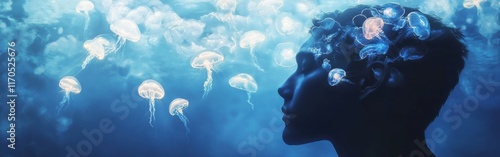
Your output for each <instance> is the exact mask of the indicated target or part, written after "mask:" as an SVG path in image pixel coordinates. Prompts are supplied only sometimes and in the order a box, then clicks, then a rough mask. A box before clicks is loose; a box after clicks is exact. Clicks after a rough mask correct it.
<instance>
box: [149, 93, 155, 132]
mask: <svg viewBox="0 0 500 157" xmlns="http://www.w3.org/2000/svg"><path fill="white" fill-rule="evenodd" d="M154 119H155V99H154V97H151V99H149V125H151V127H153V124H152V121H153V120H154Z"/></svg>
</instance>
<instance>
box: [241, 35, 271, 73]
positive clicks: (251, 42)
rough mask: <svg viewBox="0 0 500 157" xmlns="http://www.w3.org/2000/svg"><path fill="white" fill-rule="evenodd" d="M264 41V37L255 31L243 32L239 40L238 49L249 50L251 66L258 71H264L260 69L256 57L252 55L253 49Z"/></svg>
mask: <svg viewBox="0 0 500 157" xmlns="http://www.w3.org/2000/svg"><path fill="white" fill-rule="evenodd" d="M265 40H266V36H265V35H264V34H263V33H262V32H260V31H256V30H251V31H248V32H245V33H244V34H243V35H242V37H241V39H240V47H241V48H249V49H250V55H251V56H252V59H253V64H254V66H255V67H257V68H258V69H259V70H260V71H264V69H262V68H261V67H260V66H259V64H258V63H257V57H256V56H255V54H254V53H253V49H254V48H255V46H257V45H258V44H260V43H263V42H264V41H265Z"/></svg>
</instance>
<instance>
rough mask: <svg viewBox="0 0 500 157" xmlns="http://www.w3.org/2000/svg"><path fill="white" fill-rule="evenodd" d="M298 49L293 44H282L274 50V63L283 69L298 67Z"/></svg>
mask: <svg viewBox="0 0 500 157" xmlns="http://www.w3.org/2000/svg"><path fill="white" fill-rule="evenodd" d="M298 49H299V48H298V47H297V46H296V45H295V44H294V43H292V42H285V43H280V44H278V45H277V46H276V48H275V49H274V62H275V63H276V64H278V65H279V66H282V67H293V66H295V65H296V62H295V55H296V53H295V52H297V51H298Z"/></svg>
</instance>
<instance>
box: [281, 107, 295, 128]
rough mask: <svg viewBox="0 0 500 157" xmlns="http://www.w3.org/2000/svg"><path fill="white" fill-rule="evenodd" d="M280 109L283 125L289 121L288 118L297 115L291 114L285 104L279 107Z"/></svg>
mask: <svg viewBox="0 0 500 157" xmlns="http://www.w3.org/2000/svg"><path fill="white" fill-rule="evenodd" d="M281 111H282V112H283V118H282V120H283V122H285V125H286V124H288V123H290V120H292V119H295V118H296V117H297V115H296V114H291V113H289V112H288V110H287V109H286V107H285V106H283V107H281Z"/></svg>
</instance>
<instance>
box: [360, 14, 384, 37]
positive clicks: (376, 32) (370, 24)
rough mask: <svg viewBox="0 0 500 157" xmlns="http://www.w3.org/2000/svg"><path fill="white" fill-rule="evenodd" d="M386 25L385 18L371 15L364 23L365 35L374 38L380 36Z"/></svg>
mask: <svg viewBox="0 0 500 157" xmlns="http://www.w3.org/2000/svg"><path fill="white" fill-rule="evenodd" d="M383 27H384V20H382V18H378V17H370V18H368V19H366V20H365V22H364V23H363V27H362V28H363V36H364V37H365V38H366V39H368V40H372V39H373V38H375V37H378V38H380V36H381V34H382V33H384V31H383V30H382V28H383Z"/></svg>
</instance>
